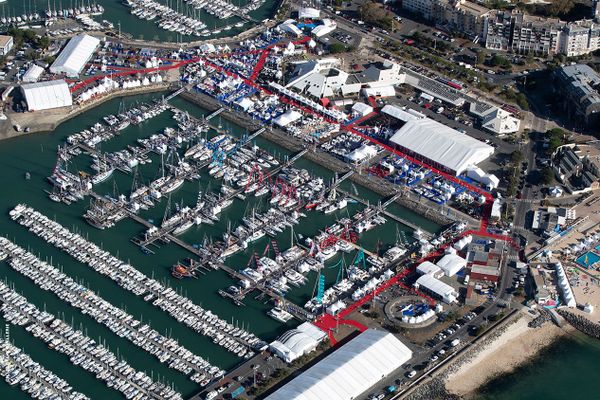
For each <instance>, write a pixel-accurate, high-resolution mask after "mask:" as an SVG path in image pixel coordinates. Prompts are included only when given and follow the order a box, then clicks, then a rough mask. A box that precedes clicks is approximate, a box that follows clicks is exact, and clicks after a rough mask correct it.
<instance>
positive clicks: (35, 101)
mask: <svg viewBox="0 0 600 400" xmlns="http://www.w3.org/2000/svg"><path fill="white" fill-rule="evenodd" d="M21 91H22V92H23V96H24V97H25V101H26V102H27V108H28V109H29V111H39V110H48V109H50V108H58V107H66V106H70V105H72V104H73V98H72V97H71V92H70V91H69V86H68V85H67V82H65V81H64V80H62V79H59V80H55V81H46V82H38V83H30V84H27V85H21Z"/></svg>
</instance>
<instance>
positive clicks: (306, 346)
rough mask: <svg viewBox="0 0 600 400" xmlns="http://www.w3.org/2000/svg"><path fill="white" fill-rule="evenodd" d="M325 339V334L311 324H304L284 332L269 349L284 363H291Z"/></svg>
mask: <svg viewBox="0 0 600 400" xmlns="http://www.w3.org/2000/svg"><path fill="white" fill-rule="evenodd" d="M326 337H327V335H326V334H325V332H323V331H322V330H320V329H319V328H317V327H316V326H314V325H313V324H311V323H308V322H305V323H303V324H301V325H300V326H298V328H296V329H292V330H289V331H287V332H285V333H284V334H283V335H281V336H280V337H279V338H278V339H277V340H275V341H274V342H272V343H271V344H270V345H269V347H270V348H271V351H272V352H274V353H275V354H276V355H277V356H279V357H280V358H281V359H283V360H284V361H285V362H288V363H291V362H292V361H294V360H296V359H297V358H299V357H302V356H303V355H304V354H308V353H310V352H311V351H313V350H315V349H316V348H317V346H318V345H319V343H320V342H321V341H322V340H323V339H325V338H326Z"/></svg>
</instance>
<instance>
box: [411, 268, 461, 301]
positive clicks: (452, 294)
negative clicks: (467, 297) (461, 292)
mask: <svg viewBox="0 0 600 400" xmlns="http://www.w3.org/2000/svg"><path fill="white" fill-rule="evenodd" d="M415 287H416V288H417V289H420V290H424V291H427V292H429V293H431V294H433V295H435V296H436V297H438V298H441V299H442V300H443V301H445V302H446V303H448V304H450V303H454V302H455V301H456V299H457V298H458V293H456V290H454V288H453V287H452V286H450V285H447V284H445V283H444V282H442V281H440V280H439V279H436V278H434V277H433V276H431V275H427V274H426V275H421V276H420V277H419V279H417V282H416V283H415Z"/></svg>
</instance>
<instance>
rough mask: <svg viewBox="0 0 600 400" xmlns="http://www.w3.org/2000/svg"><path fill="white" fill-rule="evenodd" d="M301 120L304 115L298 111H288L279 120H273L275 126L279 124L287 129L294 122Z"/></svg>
mask: <svg viewBox="0 0 600 400" xmlns="http://www.w3.org/2000/svg"><path fill="white" fill-rule="evenodd" d="M300 118H302V114H300V113H299V112H298V111H296V110H293V109H292V110H288V111H286V112H285V113H283V114H281V115H280V116H278V117H277V118H275V119H274V120H273V123H274V124H277V125H279V126H281V127H285V126H288V125H289V124H291V123H292V122H294V121H297V120H299V119H300Z"/></svg>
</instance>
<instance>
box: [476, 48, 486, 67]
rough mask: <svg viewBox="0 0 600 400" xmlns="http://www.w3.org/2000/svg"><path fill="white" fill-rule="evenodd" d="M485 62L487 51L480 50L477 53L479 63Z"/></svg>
mask: <svg viewBox="0 0 600 400" xmlns="http://www.w3.org/2000/svg"><path fill="white" fill-rule="evenodd" d="M484 62H485V52H484V51H483V50H480V51H479V52H478V53H477V64H483V63H484Z"/></svg>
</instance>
